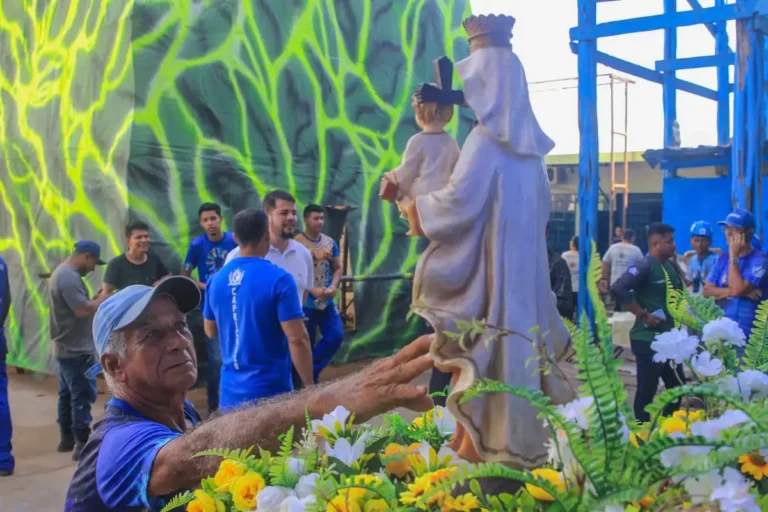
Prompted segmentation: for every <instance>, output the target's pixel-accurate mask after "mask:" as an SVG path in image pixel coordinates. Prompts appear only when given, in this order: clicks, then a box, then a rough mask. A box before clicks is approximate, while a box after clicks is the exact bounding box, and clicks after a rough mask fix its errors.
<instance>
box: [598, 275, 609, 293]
mask: <svg viewBox="0 0 768 512" xmlns="http://www.w3.org/2000/svg"><path fill="white" fill-rule="evenodd" d="M597 289H598V290H599V291H600V293H602V294H603V295H608V294H609V293H610V292H611V291H610V289H609V288H608V280H607V279H605V278H602V279H600V280H599V281H598V282H597Z"/></svg>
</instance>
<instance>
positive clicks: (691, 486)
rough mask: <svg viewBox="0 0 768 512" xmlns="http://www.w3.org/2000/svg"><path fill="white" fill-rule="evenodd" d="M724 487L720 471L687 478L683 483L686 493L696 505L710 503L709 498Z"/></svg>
mask: <svg viewBox="0 0 768 512" xmlns="http://www.w3.org/2000/svg"><path fill="white" fill-rule="evenodd" d="M721 485H723V477H722V476H720V471H719V470H714V471H710V472H709V473H707V474H705V475H697V476H692V477H689V478H686V480H685V482H684V483H683V487H685V490H686V492H688V494H690V496H691V502H692V503H693V504H694V505H700V504H702V503H707V502H709V497H710V495H711V494H712V492H714V490H715V489H717V488H718V487H720V486H721Z"/></svg>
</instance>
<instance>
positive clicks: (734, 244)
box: [704, 209, 768, 355]
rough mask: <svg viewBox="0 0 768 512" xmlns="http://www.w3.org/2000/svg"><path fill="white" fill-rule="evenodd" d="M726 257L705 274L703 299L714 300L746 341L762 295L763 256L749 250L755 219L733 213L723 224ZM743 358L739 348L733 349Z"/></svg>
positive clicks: (767, 284)
mask: <svg viewBox="0 0 768 512" xmlns="http://www.w3.org/2000/svg"><path fill="white" fill-rule="evenodd" d="M720 225H722V226H724V227H725V236H726V238H727V239H728V254H722V255H721V256H720V258H718V260H717V263H715V266H714V268H713V269H712V271H711V272H710V274H709V278H708V279H707V284H706V285H705V286H704V296H705V297H714V298H715V300H716V301H717V303H718V305H719V306H720V307H721V308H722V309H723V311H724V312H725V316H726V317H727V318H730V319H732V320H734V321H735V322H737V323H738V324H739V327H741V329H742V330H743V331H744V334H746V335H747V337H749V335H750V333H751V332H752V324H753V322H754V320H755V312H756V311H757V306H758V305H759V304H760V300H761V298H762V297H764V296H765V295H766V291H768V290H766V288H767V287H768V279H767V277H766V268H767V265H766V257H765V254H764V253H763V252H762V251H761V250H759V249H755V248H754V247H753V246H752V243H751V242H752V237H753V236H754V233H755V217H754V215H752V213H751V212H749V211H747V210H743V209H736V210H734V211H733V212H732V213H731V214H729V215H728V217H727V218H726V219H725V221H723V222H720ZM736 350H737V352H738V353H739V355H743V352H744V349H743V347H737V349H736Z"/></svg>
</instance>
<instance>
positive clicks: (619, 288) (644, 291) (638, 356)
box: [550, 209, 768, 421]
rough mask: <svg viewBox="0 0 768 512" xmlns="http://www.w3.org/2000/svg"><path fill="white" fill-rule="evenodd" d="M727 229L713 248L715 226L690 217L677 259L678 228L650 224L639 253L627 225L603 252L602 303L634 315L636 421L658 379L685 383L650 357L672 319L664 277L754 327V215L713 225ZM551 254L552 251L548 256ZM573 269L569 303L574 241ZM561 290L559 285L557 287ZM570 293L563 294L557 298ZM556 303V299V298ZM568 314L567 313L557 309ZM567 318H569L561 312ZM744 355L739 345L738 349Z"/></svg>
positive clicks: (643, 416)
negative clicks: (723, 245) (686, 241)
mask: <svg viewBox="0 0 768 512" xmlns="http://www.w3.org/2000/svg"><path fill="white" fill-rule="evenodd" d="M718 224H719V225H720V226H721V227H722V229H723V230H724V233H725V237H726V240H727V244H728V247H727V251H721V250H719V249H713V248H712V236H713V227H712V224H710V223H709V222H707V221H703V220H702V221H698V222H695V223H694V224H693V225H692V226H691V229H690V244H691V249H690V250H688V251H686V252H685V253H684V254H683V256H682V257H681V258H678V254H677V246H676V244H675V238H674V234H675V230H674V228H673V227H672V226H669V225H666V224H662V223H654V224H651V225H650V226H649V227H648V230H647V238H648V253H647V254H646V255H643V253H642V251H641V250H640V248H639V247H637V246H636V245H635V244H634V243H635V238H636V235H635V233H634V232H633V231H632V230H630V229H627V230H625V231H624V230H622V231H621V232H619V235H620V240H619V241H616V243H614V244H613V245H611V246H610V248H609V249H608V251H607V252H606V253H605V255H604V256H603V263H602V276H601V279H600V281H599V283H598V288H599V289H600V291H601V292H602V293H603V294H604V300H605V302H606V305H607V306H611V307H612V308H613V310H614V311H627V312H630V313H632V314H633V315H634V316H635V324H634V326H633V328H632V330H631V332H630V341H631V347H632V355H633V356H634V359H635V361H636V364H637V392H636V394H635V401H634V412H635V417H636V418H637V419H638V420H640V421H648V420H649V415H648V413H647V412H646V411H645V408H646V406H647V405H648V404H650V403H651V401H652V400H653V398H654V396H655V394H656V392H657V389H658V385H659V380H662V381H663V382H664V385H665V387H667V388H672V387H677V386H680V385H682V384H683V382H682V376H683V375H684V372H683V369H682V368H677V369H674V368H672V367H670V366H669V365H668V364H662V363H657V362H654V361H653V356H654V354H655V353H654V350H653V349H652V348H651V343H652V342H653V341H654V339H655V338H656V336H657V335H658V334H661V333H664V332H668V331H669V330H671V329H672V328H673V327H674V321H673V319H672V316H671V314H670V312H669V311H668V306H667V300H666V296H667V284H666V281H667V277H668V278H669V281H670V284H671V286H672V288H674V289H676V290H683V289H687V291H688V292H689V293H691V294H702V295H704V296H705V297H713V298H714V299H715V301H716V303H717V305H718V306H719V307H721V308H722V309H723V311H724V313H725V317H727V318H730V319H732V320H734V321H735V322H737V323H738V325H739V327H740V328H741V330H742V331H744V333H745V335H746V336H747V337H748V336H749V335H750V333H751V332H752V325H753V323H754V320H755V314H756V312H757V308H758V305H759V304H760V302H761V301H762V298H763V297H764V296H766V294H768V277H766V270H768V256H766V254H765V253H764V252H763V251H762V249H761V246H760V242H759V239H758V238H757V237H756V235H755V217H754V215H753V214H752V213H751V212H749V211H747V210H743V209H736V210H734V211H733V212H732V213H730V214H729V215H728V216H727V218H726V219H725V220H724V221H721V222H719V223H718ZM553 259H557V258H553V257H552V256H551V255H550V261H552V260H553ZM562 260H565V262H566V263H567V266H568V267H569V270H570V275H571V286H572V290H573V300H574V301H575V300H576V296H577V294H578V290H579V288H578V286H579V253H578V238H576V237H574V239H573V240H572V241H571V248H570V250H569V251H567V252H565V253H564V254H563V255H562ZM554 275H555V274H554V272H553V277H552V283H553V291H555V293H556V294H558V290H559V289H561V288H563V287H562V286H559V287H558V286H555V284H556V282H560V281H561V279H560V281H556V279H555V277H554ZM566 293H567V290H566V291H563V292H561V294H560V295H561V296H563V297H564V295H565V294H566ZM558 299H559V300H558V304H560V297H558ZM561 313H566V311H561ZM564 316H567V315H564ZM736 350H737V354H738V356H739V357H743V355H744V348H743V347H737V349H736Z"/></svg>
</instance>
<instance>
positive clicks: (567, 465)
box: [548, 430, 582, 483]
mask: <svg viewBox="0 0 768 512" xmlns="http://www.w3.org/2000/svg"><path fill="white" fill-rule="evenodd" d="M548 461H549V462H550V463H551V464H552V465H554V466H561V467H562V472H563V477H564V478H565V480H566V481H568V482H571V483H576V482H577V481H578V477H579V476H580V473H582V471H581V465H579V461H578V460H576V456H575V455H574V454H573V451H572V450H571V444H570V441H569V440H568V434H567V433H566V432H565V430H557V431H556V432H555V436H554V437H553V438H552V439H550V440H549V442H548Z"/></svg>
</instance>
